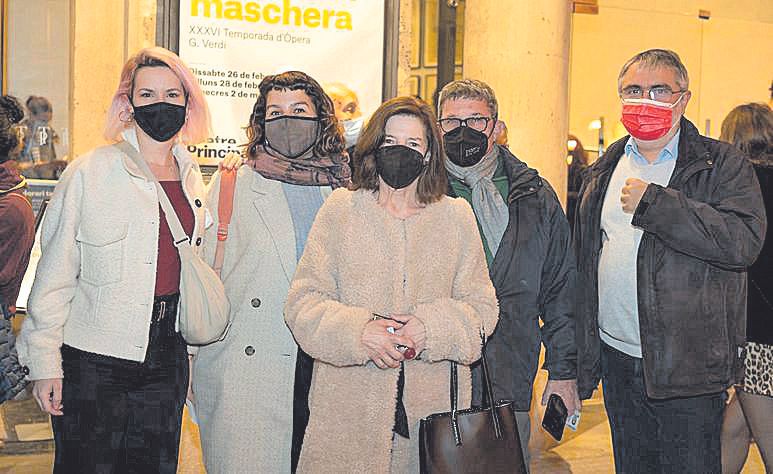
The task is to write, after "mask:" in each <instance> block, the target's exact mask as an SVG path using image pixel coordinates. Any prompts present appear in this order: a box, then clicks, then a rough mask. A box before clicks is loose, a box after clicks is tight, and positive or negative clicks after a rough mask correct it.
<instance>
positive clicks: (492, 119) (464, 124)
mask: <svg viewBox="0 0 773 474" xmlns="http://www.w3.org/2000/svg"><path fill="white" fill-rule="evenodd" d="M449 120H458V121H459V127H470V126H469V125H467V121H468V120H485V121H486V124H485V125H484V126H483V129H481V130H478V129H477V128H474V127H470V128H471V129H473V130H476V131H478V132H483V131H484V130H486V129H487V128H488V124H489V122H494V123H496V121H497V118H496V117H467V118H465V119H460V118H455V117H449V118H443V119H440V120H438V121H437V124H438V127H440V130H441V131H442V132H443V133H448V132H451V131H453V130H456V129H457V128H459V127H454V128H452V129H450V130H446V129H445V128H444V127H443V122H446V123H448V121H449Z"/></svg>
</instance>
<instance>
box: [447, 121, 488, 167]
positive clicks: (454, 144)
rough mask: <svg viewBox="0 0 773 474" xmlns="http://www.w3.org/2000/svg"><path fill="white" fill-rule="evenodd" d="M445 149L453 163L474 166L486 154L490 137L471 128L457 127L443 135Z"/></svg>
mask: <svg viewBox="0 0 773 474" xmlns="http://www.w3.org/2000/svg"><path fill="white" fill-rule="evenodd" d="M443 148H444V149H445V150H446V155H448V159H449V160H451V163H453V164H455V165H457V166H465V167H466V166H472V165H474V164H476V163H478V162H479V161H480V160H481V159H482V158H483V156H484V155H485V154H486V149H487V148H488V136H486V134H485V133H483V132H479V131H477V130H473V129H472V128H470V127H463V126H462V127H457V128H455V129H453V130H451V131H450V132H448V133H446V134H445V135H443Z"/></svg>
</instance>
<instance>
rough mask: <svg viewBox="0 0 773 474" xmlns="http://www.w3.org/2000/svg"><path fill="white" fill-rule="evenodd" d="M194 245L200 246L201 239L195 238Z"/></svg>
mask: <svg viewBox="0 0 773 474" xmlns="http://www.w3.org/2000/svg"><path fill="white" fill-rule="evenodd" d="M196 245H201V237H198V238H196Z"/></svg>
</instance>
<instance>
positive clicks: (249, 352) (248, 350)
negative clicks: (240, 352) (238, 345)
mask: <svg viewBox="0 0 773 474" xmlns="http://www.w3.org/2000/svg"><path fill="white" fill-rule="evenodd" d="M244 353H245V354H247V355H248V356H251V355H252V354H254V353H255V348H254V347H252V346H247V347H245V348H244Z"/></svg>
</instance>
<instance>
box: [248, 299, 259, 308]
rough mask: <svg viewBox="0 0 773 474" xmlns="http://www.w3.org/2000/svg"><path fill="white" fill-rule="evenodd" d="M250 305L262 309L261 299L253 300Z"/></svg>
mask: <svg viewBox="0 0 773 474" xmlns="http://www.w3.org/2000/svg"><path fill="white" fill-rule="evenodd" d="M250 304H251V305H252V307H253V308H260V298H253V299H252V300H250Z"/></svg>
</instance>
